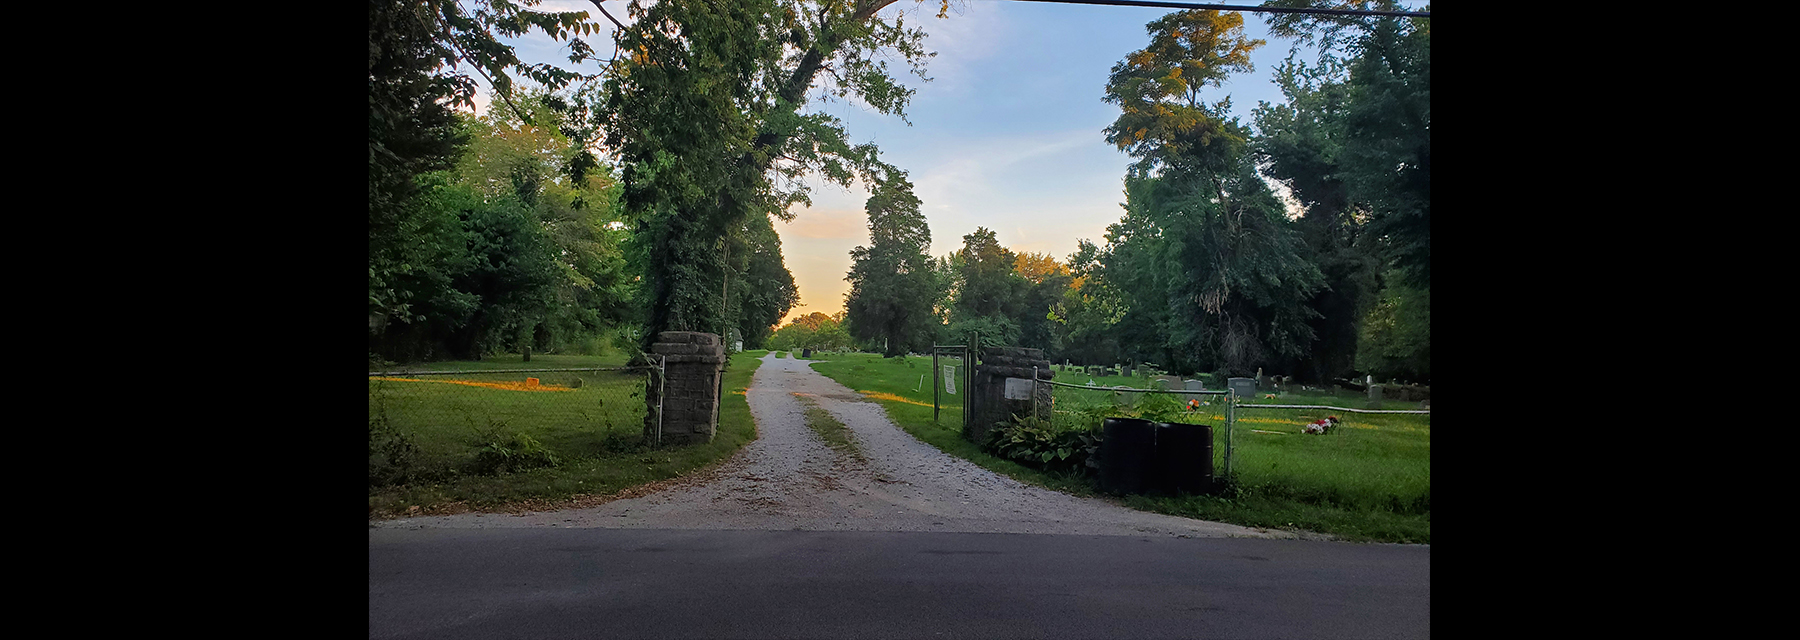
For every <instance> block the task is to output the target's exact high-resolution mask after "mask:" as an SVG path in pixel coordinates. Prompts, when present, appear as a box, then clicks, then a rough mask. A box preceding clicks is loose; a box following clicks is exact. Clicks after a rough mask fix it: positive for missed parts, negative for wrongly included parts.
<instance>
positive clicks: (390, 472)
mask: <svg viewBox="0 0 1800 640" xmlns="http://www.w3.org/2000/svg"><path fill="white" fill-rule="evenodd" d="M375 407H376V408H375V415H374V416H371V417H370V418H369V486H371V487H376V486H384V485H391V484H406V483H407V482H411V481H412V480H414V479H415V478H416V477H417V476H418V471H419V464H418V459H419V447H418V445H416V444H414V443H413V439H412V436H410V435H407V434H405V433H402V432H401V431H400V430H399V429H397V428H395V427H394V425H393V423H392V422H391V421H389V420H388V416H387V406H386V403H385V402H384V401H383V399H382V398H381V397H379V396H378V397H376V398H375Z"/></svg>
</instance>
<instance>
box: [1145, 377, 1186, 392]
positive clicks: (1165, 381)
mask: <svg viewBox="0 0 1800 640" xmlns="http://www.w3.org/2000/svg"><path fill="white" fill-rule="evenodd" d="M1158 383H1161V388H1163V389H1167V390H1170V391H1175V390H1178V389H1181V377H1180V376H1157V377H1156V378H1155V381H1154V382H1152V383H1151V384H1152V385H1155V384H1158Z"/></svg>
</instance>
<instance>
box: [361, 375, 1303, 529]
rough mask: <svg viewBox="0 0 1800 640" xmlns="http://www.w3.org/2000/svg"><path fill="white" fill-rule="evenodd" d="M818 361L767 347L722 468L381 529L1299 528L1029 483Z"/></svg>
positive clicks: (408, 521)
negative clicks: (835, 433) (852, 448)
mask: <svg viewBox="0 0 1800 640" xmlns="http://www.w3.org/2000/svg"><path fill="white" fill-rule="evenodd" d="M810 362H812V361H808V360H796V359H793V358H791V357H790V358H776V357H775V355H774V354H773V353H771V354H769V355H767V356H764V357H763V359H762V366H761V367H759V368H758V369H757V371H756V375H755V377H754V378H753V379H752V380H751V383H750V388H749V389H748V391H747V392H746V393H747V397H748V399H749V402H750V413H751V414H752V415H753V416H754V417H755V418H756V426H757V431H758V433H759V437H758V438H757V439H756V441H754V442H751V443H750V444H748V445H746V446H745V447H744V448H743V450H741V451H739V452H738V453H737V455H735V456H733V457H732V458H731V459H730V460H729V461H727V462H726V463H725V464H724V465H721V466H720V467H718V468H716V469H715V470H714V471H712V472H710V473H707V474H703V475H698V476H694V477H690V478H686V479H684V480H682V481H679V482H676V483H674V484H673V485H672V486H670V487H669V488H667V489H665V490H663V491H660V492H657V493H653V494H650V495H645V496H642V497H638V498H630V499H623V500H615V501H613V502H608V503H605V504H602V505H599V506H596V507H590V508H583V509H571V510H566V511H552V512H542V513H530V514H519V515H511V514H458V515H451V516H429V517H416V518H405V519H399V520H387V521H381V522H375V523H371V526H373V527H400V528H425V527H446V528H487V527H598V528H636V529H763V530H768V529H794V530H810V531H950V532H972V533H1051V534H1078V535H1145V534H1158V535H1172V536H1182V537H1263V538H1287V537H1294V536H1293V535H1292V534H1289V533H1286V532H1281V531H1270V530H1263V529H1251V528H1247V527H1241V526H1237V525H1230V524H1222V523H1217V522H1206V521H1202V520H1191V519H1187V518H1178V517H1173V516H1165V515H1158V514H1153V513H1146V512H1142V511H1135V510H1132V509H1127V508H1125V507H1121V506H1118V505H1117V504H1113V503H1111V502H1108V501H1105V500H1097V499H1091V498H1078V497H1074V496H1070V495H1067V494H1062V493H1057V492H1055V491H1050V490H1047V489H1041V488H1038V487H1033V486H1030V485H1025V484H1022V483H1019V482H1018V481H1015V480H1013V479H1011V478H1007V477H1005V476H1001V475H998V474H995V473H994V472H992V471H988V470H986V469H983V468H981V467H978V466H975V465H974V464H973V463H970V462H968V461H965V460H962V459H960V458H956V457H953V456H950V455H948V454H945V453H944V452H942V451H939V450H937V449H936V448H935V447H932V446H931V445H928V444H925V443H923V442H920V441H918V440H917V439H915V438H913V437H912V436H911V435H909V434H907V433H906V432H905V431H902V430H900V428H899V427H897V426H895V425H894V423H893V422H892V421H890V420H889V419H888V417H887V413H886V412H885V411H883V410H882V408H881V406H880V405H877V404H875V403H873V402H869V401H867V400H865V399H863V398H862V396H861V395H859V394H857V393H856V392H855V391H852V390H850V389H847V388H845V387H844V386H843V385H840V384H838V383H837V382H836V381H834V380H832V379H830V378H826V377H825V376H822V375H819V374H818V373H816V372H814V371H813V370H812V368H811V367H809V366H808V364H809V363H810ZM799 396H807V397H808V398H809V399H811V400H812V401H814V402H816V403H818V405H819V406H820V407H822V408H824V409H825V410H827V411H830V412H831V414H832V415H833V416H835V417H836V418H837V419H838V420H839V421H841V422H843V423H844V425H845V426H847V427H849V429H850V430H851V432H852V433H853V434H854V438H855V440H856V444H857V446H858V448H859V449H861V451H862V452H863V453H864V456H863V459H862V460H858V459H856V458H853V457H850V456H846V455H843V454H840V453H838V452H837V451H834V450H832V449H831V448H829V447H826V446H825V444H824V443H823V442H822V441H820V440H819V438H818V436H817V435H815V434H814V433H813V432H812V431H811V430H810V429H808V428H807V427H806V423H805V418H804V412H805V406H804V405H803V404H802V403H801V400H800V397H799Z"/></svg>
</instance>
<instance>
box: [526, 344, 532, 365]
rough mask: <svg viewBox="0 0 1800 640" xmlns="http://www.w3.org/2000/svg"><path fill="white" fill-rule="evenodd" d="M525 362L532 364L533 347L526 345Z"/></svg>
mask: <svg viewBox="0 0 1800 640" xmlns="http://www.w3.org/2000/svg"><path fill="white" fill-rule="evenodd" d="M525 361H526V362H531V345H525Z"/></svg>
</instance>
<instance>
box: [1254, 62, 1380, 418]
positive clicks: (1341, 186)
mask: <svg viewBox="0 0 1800 640" xmlns="http://www.w3.org/2000/svg"><path fill="white" fill-rule="evenodd" d="M1343 74H1344V66H1343V64H1342V63H1341V62H1340V61H1338V60H1336V59H1335V58H1332V57H1330V56H1325V57H1322V58H1321V60H1320V62H1319V63H1318V64H1317V65H1315V66H1310V67H1309V66H1307V65H1305V64H1304V63H1300V62H1297V61H1295V60H1294V59H1293V58H1292V57H1290V58H1289V59H1288V60H1287V62H1285V63H1284V64H1282V65H1281V66H1279V67H1277V68H1276V72H1275V79H1276V83H1277V85H1279V86H1280V87H1281V90H1282V93H1283V94H1284V95H1285V96H1286V98H1287V100H1286V102H1284V103H1281V104H1273V105H1272V104H1268V103H1263V104H1262V105H1261V106H1259V107H1257V109H1256V111H1255V113H1256V123H1257V128H1258V129H1259V131H1260V134H1259V135H1258V136H1257V138H1256V140H1255V142H1254V146H1255V153H1256V154H1257V159H1258V161H1259V162H1260V163H1261V164H1262V166H1264V167H1265V168H1266V170H1267V172H1268V174H1269V175H1270V176H1272V177H1274V178H1276V179H1279V180H1281V181H1283V182H1284V183H1285V184H1287V185H1288V187H1289V188H1290V189H1292V192H1293V194H1294V196H1295V197H1296V198H1297V199H1298V200H1300V203H1301V205H1302V207H1303V213H1302V214H1301V216H1300V218H1299V219H1298V220H1297V221H1296V226H1297V227H1298V228H1299V230H1300V233H1301V236H1302V238H1304V240H1305V242H1306V246H1307V251H1308V253H1307V257H1308V259H1310V260H1312V261H1313V262H1314V263H1316V264H1318V265H1319V269H1320V272H1321V273H1322V274H1323V275H1324V277H1325V287H1324V288H1323V289H1321V290H1320V291H1319V292H1318V293H1316V294H1314V296H1313V298H1312V299H1311V300H1310V301H1308V303H1307V304H1308V306H1309V307H1311V308H1312V309H1313V311H1314V312H1316V313H1317V314H1318V315H1317V317H1315V318H1313V319H1312V320H1311V321H1310V322H1309V323H1308V324H1309V326H1311V327H1312V329H1313V332H1314V334H1315V335H1316V336H1317V337H1318V340H1317V342H1316V343H1315V344H1314V347H1313V353H1312V357H1311V358H1309V359H1308V362H1306V363H1304V364H1302V365H1301V366H1296V367H1294V368H1293V369H1292V370H1294V372H1295V373H1296V374H1299V376H1300V377H1301V379H1303V380H1308V381H1312V382H1317V383H1325V382H1329V381H1330V380H1333V379H1336V378H1339V377H1343V376H1348V375H1350V372H1351V371H1352V370H1354V369H1355V368H1356V352H1357V342H1358V330H1357V323H1358V322H1359V321H1360V320H1361V317H1362V315H1363V314H1364V313H1366V311H1367V309H1368V307H1369V306H1370V305H1371V304H1372V303H1373V301H1374V297H1375V294H1376V293H1377V291H1376V288H1377V275H1378V274H1379V272H1380V270H1381V265H1380V261H1379V260H1378V259H1377V258H1376V256H1375V255H1374V249H1373V247H1372V246H1371V245H1372V244H1373V239H1372V237H1371V236H1370V235H1369V234H1368V233H1367V232H1366V230H1365V227H1366V226H1367V225H1366V221H1367V219H1368V216H1369V208H1368V205H1367V204H1366V203H1361V202H1356V201H1353V199H1352V194H1351V191H1350V186H1349V185H1348V184H1347V183H1346V182H1345V180H1344V177H1343V172H1342V170H1341V168H1340V167H1339V164H1338V163H1339V160H1340V158H1341V157H1342V155H1343V145H1344V140H1345V127H1344V123H1343V115H1344V113H1345V111H1346V109H1347V108H1348V105H1349V101H1350V91H1349V87H1348V85H1347V84H1345V83H1344V82H1343ZM1297 364H1298V363H1297Z"/></svg>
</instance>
